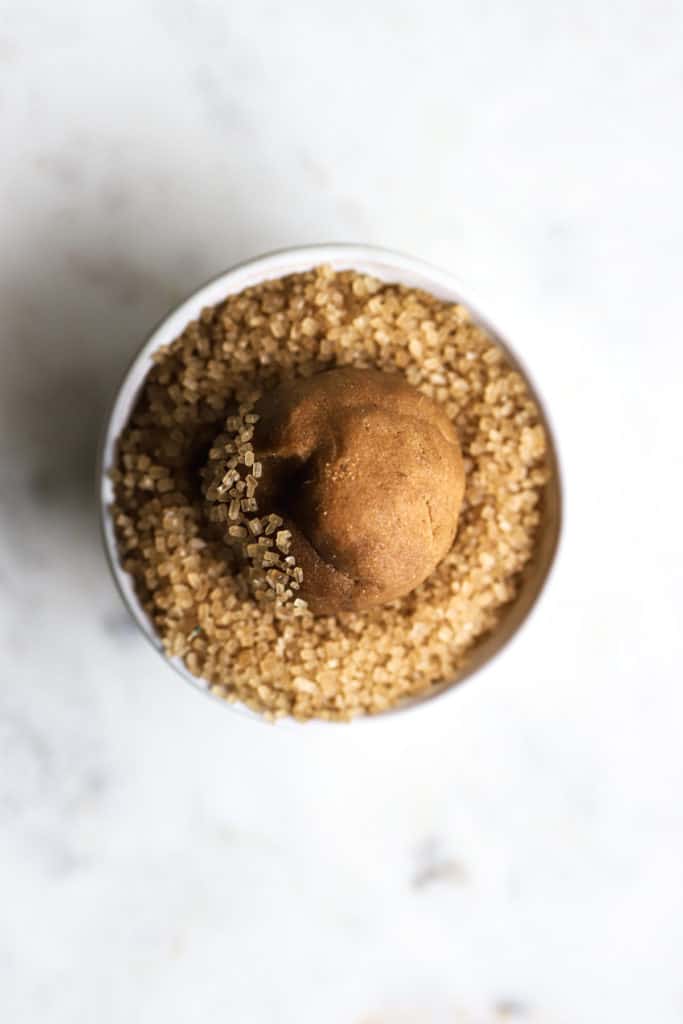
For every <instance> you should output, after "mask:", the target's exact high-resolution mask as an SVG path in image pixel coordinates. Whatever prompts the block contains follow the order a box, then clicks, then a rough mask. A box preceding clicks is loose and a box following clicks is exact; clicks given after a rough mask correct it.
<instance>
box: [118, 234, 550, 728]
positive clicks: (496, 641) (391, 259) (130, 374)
mask: <svg viewBox="0 0 683 1024" xmlns="http://www.w3.org/2000/svg"><path fill="white" fill-rule="evenodd" d="M321 263H326V264H329V265H330V266H331V267H333V268H334V270H348V269H352V270H357V271H359V272H360V273H364V274H370V275H372V276H373V277H376V278H379V280H381V281H386V282H388V283H397V284H403V285H407V286H409V287H411V288H421V289H424V291H427V292H430V293H431V294H432V295H435V296H436V297H437V298H439V299H444V300H446V301H447V302H459V303H462V304H463V305H464V306H465V307H466V308H467V309H468V310H469V311H470V313H471V315H472V317H473V319H474V320H475V321H476V322H477V323H478V324H480V326H481V327H483V328H484V329H485V330H486V331H487V332H488V334H489V335H490V336H491V337H492V338H494V339H495V341H496V342H497V343H498V344H499V345H500V346H501V347H502V348H503V349H504V351H505V352H506V354H507V357H508V359H509V361H510V363H511V364H512V365H513V366H514V367H515V368H516V369H517V370H518V371H519V372H520V373H521V374H522V376H523V377H524V379H525V380H526V382H527V385H528V387H529V390H530V393H531V394H532V396H533V398H534V400H535V401H536V402H537V404H538V407H539V410H540V415H541V420H542V422H543V425H544V427H545V431H546V435H547V440H548V457H549V461H550V469H551V477H550V481H549V483H548V484H547V486H546V490H545V496H544V497H545V500H544V502H543V509H542V512H543V518H542V521H541V526H540V528H539V535H538V542H537V547H536V553H535V556H534V557H533V558H532V560H531V563H530V564H529V565H528V566H527V568H526V569H525V571H524V574H523V580H522V585H521V587H520V590H519V592H518V594H517V597H516V598H515V600H514V601H512V602H511V604H510V605H509V606H508V608H507V609H506V610H505V611H504V613H503V616H502V618H501V620H500V622H499V623H498V625H497V626H496V628H495V629H494V630H493V632H492V633H491V634H490V635H489V636H488V637H486V638H485V639H484V640H483V641H482V642H481V643H480V644H478V645H477V646H476V647H475V649H474V651H473V653H472V657H471V660H470V662H469V664H468V666H467V669H466V670H465V671H464V672H463V673H462V674H461V675H460V676H458V677H457V678H456V679H455V680H453V681H451V682H446V683H444V684H442V685H441V686H439V687H436V688H434V689H433V690H431V691H429V693H427V694H425V695H424V696H421V697H416V698H414V699H412V700H409V701H406V702H404V703H403V704H400V705H399V706H398V707H396V708H393V709H390V710H389V711H385V712H382V713H381V715H379V716H376V715H375V716H364V717H362V718H359V719H355V720H354V721H356V722H358V721H369V720H374V719H376V718H377V717H381V718H386V716H387V715H392V714H396V712H398V711H401V710H405V709H406V708H411V707H415V706H416V705H419V704H423V703H424V702H426V701H431V700H433V699H434V698H435V697H437V696H439V695H442V694H444V693H446V692H450V691H451V690H452V689H453V688H454V687H455V686H456V684H459V683H461V682H463V681H464V680H465V679H468V678H469V677H470V676H472V675H473V674H474V673H475V672H477V671H479V670H480V669H481V668H483V666H484V665H486V664H488V663H489V662H490V661H491V659H492V658H493V657H494V656H495V655H496V654H497V653H498V652H499V651H501V650H502V648H503V647H504V646H506V645H507V643H508V642H509V641H510V639H511V638H512V636H513V635H514V634H516V633H517V632H518V630H519V628H520V627H521V625H522V623H523V622H524V621H525V620H526V619H527V618H528V616H529V613H530V611H531V609H532V607H533V606H534V604H535V603H536V600H537V598H538V596H539V594H540V592H541V590H542V589H543V586H544V584H545V582H546V580H547V578H548V574H549V572H550V568H551V566H552V563H553V561H554V558H555V554H556V551H557V545H558V541H559V535H560V520H561V487H560V476H559V466H558V460H557V452H556V446H555V442H554V438H553V432H552V430H551V427H550V423H549V422H548V416H547V413H546V412H545V410H544V408H543V404H542V402H541V401H540V398H539V394H538V391H537V389H536V388H535V387H534V385H533V382H532V381H531V378H530V377H529V374H528V373H527V371H526V370H525V368H524V367H523V365H522V364H521V363H520V360H519V358H518V357H517V356H516V355H515V353H514V352H513V351H512V349H511V348H510V346H509V344H508V343H507V341H506V340H505V339H504V338H503V337H502V335H501V334H500V332H499V331H498V330H497V329H496V328H495V327H494V326H493V325H492V324H491V323H490V322H489V321H488V320H487V319H486V318H485V317H484V316H482V315H481V314H480V313H479V312H478V310H477V309H476V308H475V307H473V305H472V303H471V302H470V301H469V300H468V298H467V297H466V296H465V295H464V294H463V293H462V292H461V290H460V288H459V285H458V282H457V281H456V280H455V279H454V278H453V277H452V276H451V275H450V274H448V273H446V272H444V271H442V270H438V269H436V268H435V267H432V266H430V265H429V264H427V263H424V262H422V261H421V260H417V259H413V258H412V257H410V256H404V255H402V254H400V253H395V252H391V251H389V250H386V249H380V248H376V247H374V246H370V245H312V246H305V247H301V248H295V249H283V250H281V251H279V252H273V253H268V254H267V255H265V256H260V257H258V258H257V259H254V260H249V261H248V262H247V263H242V264H240V265H239V266H236V267H234V268H233V269H232V270H228V271H226V272H225V273H223V274H220V275H219V276H218V277H216V278H214V279H213V280H212V281H209V282H208V283H207V284H205V285H202V287H201V288H199V289H198V290H197V291H196V292H195V293H194V294H193V295H191V296H190V298H189V299H186V301H185V302H183V303H182V304H181V305H180V306H178V307H177V308H176V309H174V310H172V312H170V313H169V314H168V316H167V317H165V319H164V320H162V321H161V323H160V324H159V325H158V326H157V327H156V328H155V329H154V330H153V331H152V334H151V335H150V337H149V338H148V339H147V341H146V342H145V344H144V345H143V347H142V348H141V350H140V352H139V353H138V355H137V356H136V357H135V359H134V360H133V362H132V363H131V365H130V366H129V368H128V370H127V371H126V374H125V377H124V378H123V381H122V383H121V386H120V387H119V389H118V392H117V394H116V398H115V401H114V405H113V408H112V411H111V414H110V416H109V420H108V422H107V425H106V429H105V433H104V438H103V442H102V447H101V450H100V460H99V467H98V488H99V504H100V516H101V523H102V531H103V537H104V546H105V550H106V553H107V558H108V561H109V565H110V568H111V571H112V574H113V576H114V580H115V582H116V585H117V587H118V589H119V592H120V594H121V597H122V598H123V601H124V603H125V605H126V606H127V608H128V610H129V611H130V613H131V615H132V616H133V618H134V619H135V621H136V622H137V624H138V626H139V627H140V630H141V631H142V633H143V634H144V635H145V636H146V637H147V639H148V640H149V641H150V643H152V644H153V646H154V647H155V648H156V650H157V651H158V652H159V653H160V654H161V656H162V657H163V658H164V660H165V661H167V662H168V663H169V664H170V665H171V666H172V667H173V668H174V669H176V671H177V672H179V673H180V675H181V676H182V677H183V678H184V679H185V680H186V681H187V682H189V683H191V684H192V685H193V686H194V687H196V688H197V689H199V690H203V691H204V692H205V693H207V694H209V695H210V691H209V688H208V684H207V683H206V682H205V681H204V680H202V679H198V678H196V677H195V676H193V675H192V674H191V673H190V672H189V671H188V670H187V669H186V668H185V665H184V664H183V662H182V661H181V660H180V659H179V658H169V657H168V656H167V655H166V653H165V651H164V649H163V645H162V643H161V640H160V639H159V637H158V636H157V634H156V632H155V630H154V628H153V626H152V624H151V622H150V621H149V619H148V617H147V615H146V614H145V612H144V611H143V609H142V606H141V605H140V602H139V600H138V597H137V595H136V593H135V590H134V588H133V585H132V581H131V578H130V576H129V575H128V573H126V572H124V571H123V569H122V568H121V564H120V560H119V556H118V551H117V546H116V537H115V532H114V524H113V521H112V517H111V511H110V508H111V503H112V501H113V498H114V491H113V485H112V481H111V479H110V475H109V474H110V471H111V469H112V468H113V467H114V464H115V456H116V442H117V439H118V437H119V434H120V433H121V431H122V430H123V428H124V427H125V425H126V423H127V422H128V419H129V417H130V414H131V411H132V409H133V407H134V405H135V401H136V399H137V397H138V394H139V392H140V390H141V388H142V385H143V382H144V380H145V377H146V376H147V373H148V371H149V370H150V368H151V366H152V354H153V353H154V352H155V351H156V350H157V349H158V348H160V347H161V346H162V345H167V344H169V343H170V342H172V341H173V340H174V339H175V338H177V337H178V336H179V335H180V334H181V333H182V331H183V329H184V328H185V327H186V326H187V324H188V323H189V322H190V321H192V320H195V319H196V318H197V317H198V316H199V314H200V312H201V310H202V309H204V308H205V307H206V306H213V305H215V304H216V303H218V302H221V301H222V300H223V299H225V298H226V296H228V295H234V294H236V293H237V292H241V291H243V290H244V289H245V288H249V287H250V286H252V285H255V284H258V283H259V282H261V281H267V280H271V279H273V278H277V277H283V276H284V275H286V274H295V273H301V272H303V271H306V270H310V269H311V268H312V267H315V266H319V265H320V264H321ZM216 699H219V698H216ZM220 703H222V704H224V705H225V706H226V707H230V708H233V709H234V710H236V711H238V712H240V713H242V714H245V715H247V716H249V717H250V718H254V719H258V720H259V721H263V719H262V716H261V715H259V714H257V713H256V712H254V711H251V710H250V709H249V708H246V707H245V706H244V705H241V704H230V703H228V702H227V701H223V700H220ZM288 721H289V720H288ZM314 721H315V720H314ZM317 724H328V723H323V722H321V721H317Z"/></svg>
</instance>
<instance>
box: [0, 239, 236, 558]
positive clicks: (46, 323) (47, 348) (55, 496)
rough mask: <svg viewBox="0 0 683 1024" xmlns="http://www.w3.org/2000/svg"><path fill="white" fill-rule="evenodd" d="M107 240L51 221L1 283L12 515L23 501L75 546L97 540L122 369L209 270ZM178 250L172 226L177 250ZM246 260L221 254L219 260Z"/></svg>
mask: <svg viewBox="0 0 683 1024" xmlns="http://www.w3.org/2000/svg"><path fill="white" fill-rule="evenodd" d="M108 234H110V232H107V230H106V224H103V223H102V222H101V221H100V220H97V219H96V220H95V221H94V222H93V223H92V224H91V225H90V226H88V225H85V227H84V226H83V225H81V228H80V230H78V231H76V230H72V229H71V228H68V229H67V225H66V224H64V223H60V222H59V220H58V221H57V222H56V223H54V222H53V223H52V224H51V225H50V229H49V230H46V232H45V234H44V235H41V236H40V237H35V238H33V239H28V238H24V239H23V241H22V250H23V253H24V256H23V258H22V256H20V257H19V258H18V260H17V263H16V266H15V268H14V272H13V273H10V274H8V275H5V281H4V282H3V284H2V287H1V288H0V294H1V295H2V299H3V305H4V307H5V322H6V325H7V330H8V334H7V336H6V339H5V345H4V346H3V366H4V371H5V372H4V373H3V374H2V377H1V378H0V402H1V403H2V429H3V434H4V445H5V446H6V447H7V450H8V452H9V456H10V461H11V470H10V477H9V479H10V481H11V485H12V490H13V496H12V500H11V504H12V509H11V510H10V514H11V515H12V514H13V515H15V516H16V515H17V514H20V513H21V507H22V506H23V507H24V508H26V509H28V510H30V515H31V518H32V519H33V520H35V518H36V517H37V518H38V520H40V519H41V518H45V517H51V518H54V517H58V518H61V519H62V520H63V526H64V527H66V528H67V529H66V535H67V536H68V537H70V539H71V540H72V541H73V543H78V544H82V543H83V542H84V540H88V539H92V538H94V537H95V529H94V527H95V524H96V501H95V466H96V456H97V450H98V446H99V441H100V436H101V433H102V430H103V428H104V422H105V419H106V416H107V414H108V411H109V408H110V405H111V402H112V400H113V397H114V394H115V392H116V389H117V387H118V385H119V383H120V381H121V379H122V377H123V374H124V372H125V370H126V367H127V365H128V363H129V361H130V359H131V358H132V357H133V355H134V353H135V352H136V351H137V350H138V348H139V347H140V345H141V344H142V342H143V341H144V339H145V337H146V335H147V334H148V333H149V332H150V330H151V329H152V328H153V327H154V325H155V324H156V323H157V321H158V320H159V319H160V318H161V317H162V316H163V315H164V314H165V313H166V312H167V310H168V309H169V308H170V307H171V306H173V305H174V304H176V303H177V302H178V301H180V300H181V299H182V298H183V297H184V296H185V295H186V294H189V293H190V292H191V291H192V290H193V289H194V287H196V284H197V282H198V281H199V280H201V279H202V278H203V277H206V276H208V274H210V273H211V270H208V273H205V272H204V268H203V267H201V266H199V267H197V268H193V270H192V271H191V272H188V270H187V269H183V264H182V261H179V260H178V259H177V253H173V254H168V255H167V256H164V254H161V253H160V256H159V262H158V263H157V265H155V266H149V265H147V264H145V263H144V262H143V261H142V260H141V259H140V258H138V257H137V256H136V245H135V238H134V237H130V239H129V240H128V244H127V245H126V243H125V238H123V237H122V234H121V232H120V231H119V232H118V233H117V236H116V240H115V241H112V242H108V240H107V235H108ZM184 244H185V239H184V237H183V231H182V229H181V228H180V226H179V230H178V252H182V251H183V245H184ZM243 255H244V253H243V252H236V253H234V254H231V253H230V252H228V254H227V256H226V262H227V263H228V264H229V261H230V260H231V259H235V260H236V259H239V258H241V257H242V256H243ZM22 264H23V266H22ZM212 269H213V268H212ZM219 269H220V268H219ZM5 469H6V472H7V467H5ZM84 528H85V530H86V532H85V534H84Z"/></svg>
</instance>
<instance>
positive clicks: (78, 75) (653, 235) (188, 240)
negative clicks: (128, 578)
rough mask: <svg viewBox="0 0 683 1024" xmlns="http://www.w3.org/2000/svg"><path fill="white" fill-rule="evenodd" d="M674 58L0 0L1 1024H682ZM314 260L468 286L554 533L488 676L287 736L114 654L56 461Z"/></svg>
mask: <svg viewBox="0 0 683 1024" xmlns="http://www.w3.org/2000/svg"><path fill="white" fill-rule="evenodd" d="M366 6H367V7H371V10H364V8H365V7H366ZM682 43H683V12H682V11H681V8H680V5H675V4H672V3H666V2H664V0H655V2H653V3H651V4H649V5H645V4H643V3H642V2H640V0H638V2H635V0H630V2H626V0H625V2H623V3H620V4H618V5H615V4H613V3H611V2H608V0H598V2H596V3H593V4H587V3H583V2H581V3H579V2H571V3H569V4H565V5H555V4H546V3H543V2H542V0H522V2H518V3H508V2H505V0H493V2H486V3H484V2H478V3H474V2H471V3H465V2H463V0H456V2H452V0H451V2H449V3H446V2H444V3H441V4H440V3H437V2H434V0H426V2H423V3H420V4H417V3H410V2H408V0H400V2H388V0H382V2H379V3H375V4H372V5H361V4H360V3H352V4H332V3H321V2H317V3H314V2H313V0H306V2H302V3H294V4H275V3H266V2H263V0H252V2H251V3H246V2H241V3H225V2H220V0H203V2H198V3H191V2H189V0H156V2H155V0H142V2H141V0H136V2H135V3H134V2H133V0H117V2H116V3H113V2H106V3H95V2H93V3H87V2H86V0H60V2H59V3H52V2H48V0H42V2H40V0H5V3H4V4H3V5H2V15H1V17H0V126H1V128H2V135H1V136H0V138H1V148H2V159H1V160H0V187H1V196H2V198H1V201H0V309H1V310H2V323H3V327H2V332H1V334H0V345H1V360H2V361H1V364H0V366H1V369H0V393H1V394H0V513H1V520H0V630H1V632H0V638H1V639H0V643H1V645H2V647H1V650H2V666H3V670H2V687H1V689H0V1018H1V1019H2V1021H3V1022H5V1021H6V1022H7V1024H25V1022H31V1024H33V1022H41V1024H42V1022H46V1021H49V1022H56V1024H80V1022H87V1024H90V1022H91V1021H95V1020H96V1021H98V1024H114V1022H116V1024H119V1022H121V1021H135V1022H137V1021H140V1022H144V1024H157V1022H158V1024H181V1022H182V1024H186V1022H188V1021H194V1020H201V1021H207V1022H213V1021H216V1022H218V1021H221V1022H223V1021H236V1022H239V1024H242V1022H250V1024H251V1022H254V1024H290V1022H291V1024H309V1022H310V1024H318V1022H321V1021H324V1022H326V1024H446V1022H449V1024H457V1022H468V1024H493V1022H502V1021H505V1020H515V1024H517V1022H518V1021H519V1022H520V1024H559V1022H570V1024H605V1022H606V1021H619V1022H620V1024H641V1022H643V1021H656V1022H657V1024H674V1022H678V1021H682V1020H683V964H682V959H683V815H682V812H681V791H682V789H683V752H682V750H681V720H682V718H683V672H682V666H683V651H682V647H681V635H680V632H681V622H680V619H681V582H682V579H681V577H682V575H683V574H682V569H683V553H682V545H681V511H680V510H681V500H682V499H683V488H682V485H681V478H682V470H683V466H682V464H681V454H680V450H681V449H680V443H681V427H680V416H681V381H682V379H683V355H682V352H683V348H682V346H681V328H680V293H681V270H680V267H681V249H682V247H683V202H682V200H681V181H683V136H682V130H681V117H680V111H681V108H682V105H683V73H682V70H681V69H682V67H683V65H682V64H681V46H682ZM324 240H352V241H369V242H375V243H379V244H384V245H388V246H393V247H395V248H399V249H403V250H407V251H409V252H412V253H414V254H416V255H419V256H422V257H425V258H428V259H431V260H433V261H435V262H438V263H441V264H443V265H444V266H446V267H448V268H449V269H451V270H454V271H455V272H456V273H458V274H459V275H460V276H461V277H462V278H463V279H464V280H465V281H466V282H468V283H469V284H470V285H472V286H473V287H474V289H475V291H476V292H477V293H478V294H479V295H480V296H481V297H482V298H483V300H484V303H485V305H484V308H485V310H486V311H487V312H489V313H490V314H492V315H493V317H494V319H495V318H496V317H497V318H498V320H499V321H500V323H501V325H502V326H503V327H504V329H506V330H507V332H508V333H509V334H510V336H511V337H512V338H513V339H514V340H515V341H516V344H517V346H518V348H519V350H520V352H521V354H522V355H523V357H525V358H526V360H527V361H528V363H529V365H530V366H531V367H532V369H533V370H534V371H535V375H536V377H537V378H538V380H539V382H540V384H541V386H542V388H543V390H544V392H545V394H546V396H547V398H548V401H549V404H550V407H551V410H552V413H553V415H554V419H555V421H556V425H557V429H558V433H559V439H560V444H561V451H562V454H563V457H564V469H565V476H566V495H567V520H566V533H565V541H564V547H563V549H562V553H561V557H560V561H559V564H558V571H557V574H556V576H555V579H554V583H553V585H552V588H551V589H550V590H549V591H548V593H547V595H546V597H545V599H544V601H543V603H542V606H541V608H540V610H539V612H538V615H537V617H536V618H535V620H534V621H533V623H532V625H531V626H530V628H529V629H528V630H527V631H526V632H525V633H524V634H523V636H522V638H521V639H520V641H519V643H517V644H516V645H515V647H514V648H513V649H512V650H511V651H510V652H509V654H508V655H506V656H505V657H504V658H503V659H502V660H500V661H499V662H498V663H496V664H495V666H494V667H492V668H491V670H490V671H489V672H488V673H487V674H486V675H484V676H482V677H480V678H479V679H477V680H476V682H473V683H472V684H471V685H469V686H466V687H464V688H463V689H462V690H461V691H459V692H458V693H457V694H456V695H454V696H453V697H452V698H451V699H450V700H449V701H447V702H446V703H444V704H440V705H437V707H436V708H431V709H429V708H428V709H425V710H424V711H420V712H417V713H415V714H414V715H409V716H406V717H402V718H401V717H399V718H398V719H396V720H392V721H388V722H385V723H380V722H377V723H371V724H369V725H363V726H360V727H355V726H353V727H351V728H350V729H343V728H340V729H334V730H329V731H322V732H317V731H309V730H282V729H271V728H267V727H265V726H260V725H255V724H252V723H250V722H247V721H243V720H241V719H240V718H238V717H237V716H234V715H231V714H230V713H229V712H228V711H227V710H225V711H224V710H223V709H222V708H220V707H217V706H215V705H214V704H213V703H212V702H210V701H208V700H204V699H202V698H201V697H200V696H198V695H197V694H196V693H195V692H193V691H191V690H190V688H189V687H185V686H183V685H182V684H180V683H179V682H178V681H177V680H176V678H175V677H174V676H173V675H172V674H171V673H170V671H169V670H168V669H167V668H166V667H165V666H164V665H163V663H162V662H161V661H160V660H159V659H158V658H157V656H156V655H155V654H154V653H153V652H152V650H150V649H148V648H147V646H146V645H145V644H144V643H143V641H142V640H140V638H139V637H138V636H137V635H136V634H135V632H134V631H133V630H132V628H131V626H130V625H129V622H128V620H127V618H126V615H125V614H124V612H123V609H122V608H121V606H120V603H119V600H118V597H117V595H116V593H115V592H114V590H113V588H112V586H111V584H110V581H109V578H108V575H107V570H106V567H105V565H104V562H103V558H102V554H101V551H100V546H99V538H98V534H97V527H96V522H95V516H94V508H93V500H92V470H93V466H92V463H93V452H94V447H95V440H96V437H97V433H98V430H99V428H100V425H101V422H102V417H103V415H104V411H105V408H106V405H107V402H108V401H109V399H110V397H111V394H112V390H113V388H114V386H115V384H116V381H117V378H118V377H119V375H120V374H121V372H122V370H123V368H124V365H125V363H126V361H127V359H128V358H129V357H130V355H131V354H132V352H133V351H134V350H135V349H136V347H137V346H138V344H139V342H140V340H141V337H142V335H143V334H144V333H145V331H146V330H147V329H148V328H149V327H150V326H151V325H152V324H153V322H154V321H155V320H156V319H157V318H158V317H159V316H160V315H161V314H162V313H163V312H164V311H165V310H166V308H167V306H168V305H169V304H170V303H171V302H173V301H175V300H176V299H177V298H179V297H181V296H183V295H185V294H186V293H187V292H189V291H191V290H192V289H193V288H194V287H195V286H196V285H197V284H198V283H199V282H201V281H202V280H203V279H204V278H206V277H208V276H210V275H212V274H213V273H215V272H216V271H218V270H220V269H222V268H224V267H226V266H227V265H229V264H230V263H231V262H233V261H235V260H237V259H239V258H243V257H246V256H250V255H253V254H256V253H258V252H260V251H263V250H266V249H269V248H272V247H276V246H282V245H289V244H294V243H300V242H309V241H324Z"/></svg>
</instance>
